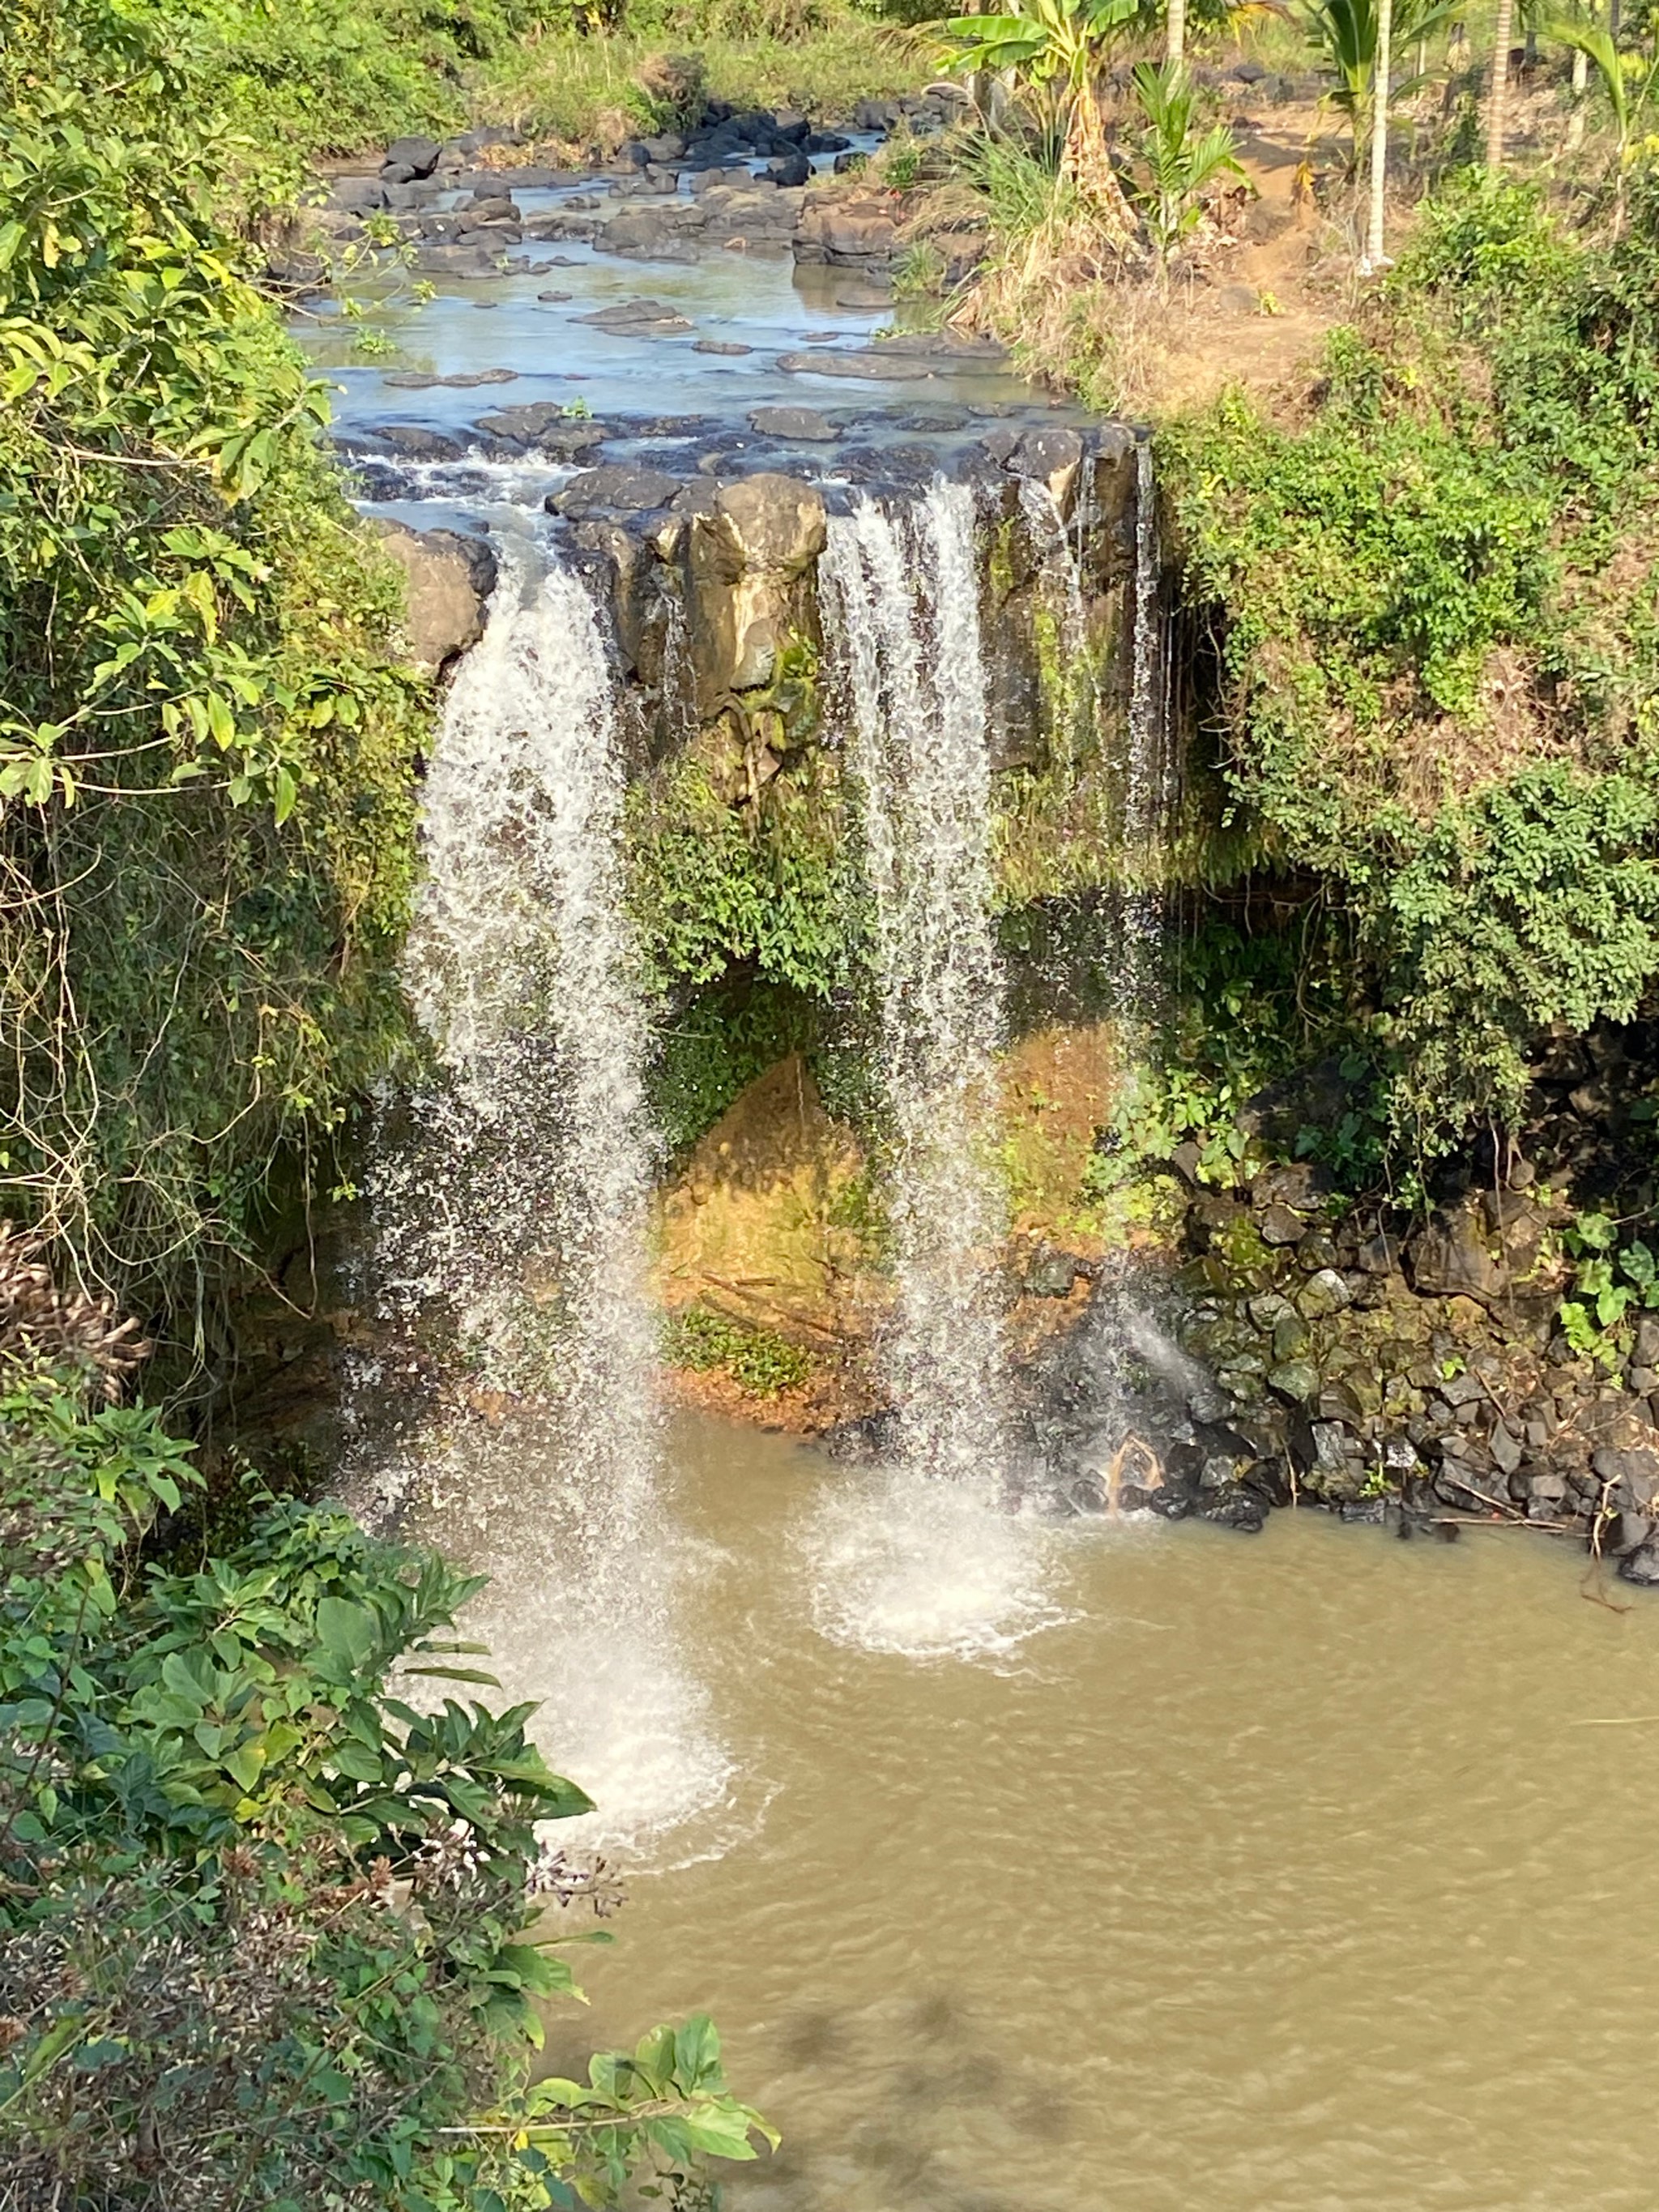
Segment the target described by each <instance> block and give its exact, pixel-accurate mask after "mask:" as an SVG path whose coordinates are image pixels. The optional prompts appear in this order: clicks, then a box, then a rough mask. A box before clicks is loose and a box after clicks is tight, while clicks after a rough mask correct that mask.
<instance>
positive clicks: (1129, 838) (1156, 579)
mask: <svg viewBox="0 0 1659 2212" xmlns="http://www.w3.org/2000/svg"><path fill="white" fill-rule="evenodd" d="M1163 563H1164V549H1163V545H1162V542H1161V540H1160V537H1159V532H1158V483H1157V480H1156V477H1155V476H1154V473H1153V467H1152V443H1151V441H1150V440H1149V439H1146V438H1143V439H1141V440H1140V441H1139V443H1138V444H1137V446H1136V447H1135V580H1134V631H1133V642H1132V646H1131V658H1130V690H1129V757H1128V763H1127V767H1128V773H1127V779H1126V785H1125V791H1124V806H1123V850H1124V860H1125V864H1126V867H1127V870H1129V871H1135V870H1139V871H1142V872H1146V871H1148V870H1150V871H1151V872H1153V873H1154V874H1155V873H1156V872H1157V871H1158V867H1159V864H1160V861H1161V859H1162V851H1163V847H1164V841H1165V838H1166V836H1167V834H1168V823H1169V815H1170V808H1171V806H1172V805H1173V803H1174V799H1175V793H1174V791H1173V789H1172V788H1171V775H1172V768H1171V761H1170V747H1169V744H1168V720H1169V711H1168V708H1169V702H1168V698H1167V696H1166V693H1167V685H1168V680H1169V679H1168V667H1167V661H1168V656H1167V655H1166V653H1165V652H1164V609H1163V594H1162V571H1163ZM1131 881H1133V876H1132V877H1131ZM1163 938H1164V896H1163V893H1162V891H1161V890H1159V889H1158V886H1157V884H1156V883H1155V882H1154V883H1151V884H1142V885H1141V886H1140V887H1139V889H1130V890H1127V892H1126V894H1125V898H1124V908H1123V958H1122V975H1123V986H1124V989H1123V996H1124V1008H1123V1011H1124V1012H1125V1014H1126V1016H1127V1018H1129V1020H1130V1021H1132V1022H1134V1023H1136V1024H1139V1025H1141V1026H1142V1027H1145V1026H1146V1024H1149V1023H1150V1022H1151V1020H1152V1016H1153V1013H1154V1012H1155V1008H1156V1000H1157V995H1158V973H1159V966H1160V954H1161V949H1162V945H1163Z"/></svg>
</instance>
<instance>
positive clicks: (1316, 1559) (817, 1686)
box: [556, 1426, 1659, 2212]
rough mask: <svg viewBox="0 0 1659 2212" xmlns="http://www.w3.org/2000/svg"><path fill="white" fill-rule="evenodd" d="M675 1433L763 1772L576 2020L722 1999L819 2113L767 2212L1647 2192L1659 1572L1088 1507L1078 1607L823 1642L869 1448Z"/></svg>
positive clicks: (1303, 2206)
mask: <svg viewBox="0 0 1659 2212" xmlns="http://www.w3.org/2000/svg"><path fill="white" fill-rule="evenodd" d="M675 1447H676V1449H675V1451H674V1454H673V1457H674V1464H675V1468H676V1473H677V1481H676V1486H675V1487H676V1500H677V1504H678V1510H679V1512H680V1514H681V1516H682V1517H683V1519H684V1523H685V1525H686V1526H687V1528H688V1529H689V1530H690V1534H691V1536H692V1539H693V1541H694V1543H695V1546H696V1552H697V1555H698V1568H697V1572H696V1583H695V1598H694V1601H693V1602H694V1604H695V1637H696V1644H695V1649H696V1652H697V1654H698V1656H699V1664H700V1666H701V1668H702V1669H703V1670H704V1671H705V1673H706V1675H707V1679H708V1682H709V1684H710V1686H711V1719H712V1721H713V1723H714V1729H715V1732H716V1733H717V1734H718V1735H719V1736H720V1740H721V1741H722V1742H723V1743H724V1745H725V1746H726V1753H727V1755H728V1757H729V1758H730V1759H731V1760H732V1765H733V1770H734V1772H735V1774H737V1775H738V1776H739V1777H740V1778H741V1779H740V1781H738V1782H736V1783H734V1784H733V1795H732V1800H731V1802H728V1803H727V1804H726V1806H725V1807H724V1808H722V1813H721V1815H720V1819H721V1821H722V1822H723V1823H725V1824H726V1826H725V1832H724V1834H723V1835H721V1836H720V1838H719V1840H718V1842H716V1840H715V1838H714V1835H713V1833H710V1834H709V1836H708V1842H707V1845H706V1846H705V1838H704V1837H703V1836H701V1835H699V1833H698V1832H697V1830H696V1826H695V1825H694V1826H693V1827H692V1828H691V1829H690V1831H689V1832H686V1833H684V1834H683V1835H682V1836H681V1837H680V1838H679V1841H678V1849H676V1850H670V1851H668V1852H667V1854H666V1857H667V1858H668V1860H670V1861H671V1862H675V1863H668V1864H665V1865H664V1866H663V1867H662V1868H661V1869H659V1871H656V1872H653V1873H649V1874H641V1875H638V1876H636V1877H635V1878H633V1879H632V1880H631V1881H630V1883H629V1888H630V1897H629V1902H628V1903H627V1905H625V1906H624V1908H623V1911H622V1913H621V1914H620V1916H619V1917H618V1918H617V1922H616V1923H615V1926H616V1929H617V1938H618V1940H617V1946H616V1948H615V1949H614V1950H612V1951H609V1952H581V1951H578V1952H574V1953H573V1954H571V1955H572V1957H573V1958H574V1959H577V1960H581V1961H582V1966H581V1969H580V1971H581V1973H582V1978H583V1979H584V1981H585V1984H586V1988H587V1990H588V1991H589V1993H590V1995H591V1996H592V2000H593V2008H592V2015H591V2016H589V2015H584V2016H583V2017H581V2018H580V2021H577V2022H576V2023H575V2024H574V2027H572V2025H571V2024H570V2023H569V2022H568V2021H565V2022H563V2023H562V2024H561V2026H560V2027H558V2028H557V2029H556V2042H557V2041H558V2040H559V2039H565V2040H568V2039H570V2038H571V2037H572V2036H573V2035H574V2036H576V2037H579V2038H580V2039H586V2041H587V2042H588V2043H589V2045H590V2046H591V2044H592V2041H593V2040H595V2039H597V2040H598V2041H599V2042H600V2043H602V2044H605V2043H610V2044H615V2043H618V2042H624V2041H627V2040H629V2039H633V2038H634V2037H635V2036H637V2035H638V2034H640V2033H642V2032H643V2031H644V2030H645V2029H646V2028H647V2027H650V2026H651V2025H652V2024H653V2021H656V2020H658V2019H659V2018H666V2017H669V2016H671V2015H680V2014H683V2013H684V2012H685V2011H687V2010H690V2009H692V2008H698V2007H706V2008H708V2010H710V2011H711V2012H712V2013H713V2014H714V2017H715V2019H716V2020H717V2021H718V2022H719V2024H720V2027H721V2029H722V2031H723V2032H724V2034H725V2037H726V2045H727V2051H728V2055H729V2057H730V2061H731V2067H732V2073H733V2075H734V2077H735V2078H736V2080H737V2081H738V2082H739V2083H740V2084H741V2085H742V2088H743V2093H744V2095H746V2096H748V2097H750V2098H751V2099H752V2100H754V2101H755V2102H756V2103H757V2105H758V2106H760V2107H761V2108H762V2109H763V2111H765V2112H766V2113H767V2114H768V2116H769V2118H771V2119H772V2120H773V2121H774V2122H775V2124H777V2125H778V2126H780V2127H781V2129H782V2130H783V2132H784V2143H783V2148H782V2149H781V2152H780V2153H779V2154H778V2155H777V2156H776V2158H775V2159H773V2160H769V2161H767V2162H766V2163H765V2164H763V2166H758V2167H757V2168H755V2169H753V2170H752V2172H748V2173H746V2174H745V2175H744V2178H743V2179H741V2180H740V2181H739V2182H738V2184H737V2185H734V2187H733V2188H732V2199H733V2203H735V2204H737V2205H741V2206H742V2207H744V2212H1095V2208H1100V2212H1107V2208H1109V2212H1408V2208H1409V2212H1431V2208H1432V2212H1638V2208H1640V2212H1646V2208H1648V2207H1649V2206H1650V2205H1651V2203H1652V2202H1653V2197H1654V2185H1653V2172H1654V2158H1655V2130H1654V2125H1653V2122H1652V2119H1651V2116H1650V2112H1649V2109H1648V2106H1647V2100H1646V2093H1645V2089H1644V2077H1645V2071H1646V2065H1647V2058H1648V2054H1649V2053H1650V2051H1652V2049H1653V2048H1654V2047H1655V2042H1656V2037H1659V1989H1656V1985H1655V1981H1654V1977H1653V1976H1652V1974H1651V1973H1650V1971H1649V1965H1648V1955H1647V1946H1646V1936H1647V1933H1648V1928H1647V1917H1646V1911H1645V1908H1644V1906H1643V1905H1641V1904H1640V1902H1639V1899H1640V1897H1641V1896H1642V1894H1643V1893H1644V1890H1645V1881H1646V1875H1645V1869H1646V1861H1647V1854H1648V1851H1649V1850H1650V1846H1651V1837H1652V1833H1653V1826H1654V1820H1655V1816H1656V1812H1659V1779H1656V1770H1655V1765H1654V1757H1653V1746H1654V1743H1655V1741H1656V1732H1659V1614H1656V1613H1655V1612H1654V1611H1653V1609H1652V1608H1651V1607H1649V1606H1647V1605H1646V1604H1645V1603H1644V1602H1643V1601H1642V1600H1641V1599H1640V1598H1639V1597H1636V1598H1634V1599H1632V1597H1631V1596H1630V1595H1626V1594H1625V1593H1623V1592H1621V1591H1620V1590H1619V1586H1618V1585H1617V1584H1613V1585H1612V1588H1613V1590H1614V1591H1615V1592H1617V1593H1618V1595H1616V1596H1615V1597H1614V1599H1613V1602H1612V1604H1611V1605H1609V1604H1606V1603H1599V1602H1589V1601H1587V1593H1586V1589H1585V1587H1584V1584H1583V1559H1582V1557H1581V1555H1580V1554H1579V1553H1577V1552H1576V1551H1571V1550H1567V1549H1565V1548H1554V1547H1550V1546H1549V1545H1548V1544H1547V1543H1546V1542H1541V1541H1539V1540H1537V1539H1535V1538H1534V1537H1531V1536H1529V1535H1528V1534H1525V1533H1523V1532H1517V1533H1515V1534H1509V1533H1501V1534H1488V1533H1486V1532H1485V1531H1481V1532H1472V1533H1471V1534H1468V1535H1466V1537H1465V1540H1464V1541H1462V1542H1461V1543H1458V1544H1455V1545H1442V1544H1438V1543H1433V1544H1431V1543H1428V1542H1424V1541H1417V1542H1414V1543H1409V1544H1403V1543H1400V1542H1396V1541H1392V1540H1390V1539H1388V1538H1386V1537H1384V1536H1383V1534H1380V1533H1379V1532H1378V1531H1377V1530H1376V1529H1375V1528H1345V1527H1343V1526H1340V1525H1339V1524H1338V1523H1336V1522H1334V1521H1332V1520H1331V1519H1330V1517H1329V1516H1326V1515H1323V1514H1318V1513H1300V1514H1293V1513H1281V1514H1276V1515H1274V1516H1273V1518H1272V1520H1271V1522H1269V1524H1268V1527H1267V1530H1266V1531H1265V1533H1264V1534H1262V1535H1261V1536H1259V1537H1256V1538H1248V1539H1247V1538H1243V1537H1238V1536H1236V1535H1233V1534H1231V1533H1229V1532H1225V1531H1221V1530H1216V1529H1212V1528H1202V1527H1199V1526H1196V1525H1194V1524H1182V1525H1180V1526H1177V1527H1175V1528H1167V1527H1164V1526H1162V1525H1155V1526H1122V1527H1119V1528H1102V1527H1101V1526H1099V1525H1098V1524H1095V1523H1080V1522H1072V1523H1068V1524H1066V1526H1065V1528H1063V1529H1061V1530H1059V1531H1055V1530H1054V1529H1052V1528H1050V1529H1048V1530H1042V1529H1037V1528H1028V1529H1027V1530H1026V1531H1025V1534H1026V1537H1027V1540H1028V1541H1029V1544H1030V1549H1031V1553H1032V1567H1033V1571H1034V1574H1035V1575H1036V1577H1038V1578H1039V1579H1040V1580H1041V1582H1042V1586H1043V1589H1044V1590H1045V1592H1046V1595H1047V1596H1048V1600H1049V1601H1050V1603H1051V1605H1052V1606H1053V1607H1054V1608H1055V1610H1056V1611H1057V1612H1058V1613H1061V1614H1063V1615H1064V1616H1065V1617H1064V1618H1063V1619H1061V1620H1058V1621H1057V1622H1056V1623H1055V1625H1054V1626H1050V1627H1048V1628H1047V1629H1045V1630H1043V1631H1042V1632H1038V1633H1036V1634H1034V1635H1032V1636H1031V1637H1030V1638H1029V1639H1028V1640H1027V1641H1025V1642H1024V1643H1023V1644H1020V1645H1019V1647H1018V1650H1016V1651H1013V1652H1006V1651H1005V1652H1002V1653H1001V1654H1000V1655H997V1656H989V1657H987V1658H981V1660H979V1661H977V1662H975V1661H974V1660H972V1659H963V1658H959V1657H958V1658H952V1659H949V1660H934V1661H932V1662H918V1661H916V1660H914V1659H911V1658H908V1657H906V1656H902V1655H901V1654H896V1653H893V1652H890V1651H880V1652H871V1651H867V1650H862V1649H860V1648H858V1647H857V1646H856V1645H855V1644H851V1645H849V1644H848V1643H846V1642H842V1641H831V1640H829V1639H828V1638H825V1637H823V1636H822V1635H820V1634H818V1633H817V1632H815V1630H814V1626H813V1614H814V1607H813V1596H814V1590H813V1583H814V1580H815V1577H817V1576H818V1575H819V1574H821V1573H822V1572H823V1569H824V1564H825V1563H824V1559H823V1554H822V1552H821V1551H820V1550H819V1549H818V1548H817V1546H816V1543H815V1537H814V1531H815V1528H816V1527H817V1516H816V1513H815V1508H816V1506H817V1503H818V1501H819V1499H820V1498H821V1495H822V1493H823V1492H824V1491H825V1490H826V1489H829V1490H839V1489H841V1488H842V1487H843V1486H845V1484H846V1483H847V1480H848V1476H847V1474H846V1471H845V1470H844V1469H842V1468H832V1467H831V1466H830V1465H829V1463H828V1462H825V1461H824V1460H823V1458H822V1457H821V1456H820V1455H817V1454H815V1453H813V1452H811V1451H808V1450H803V1449H799V1448H798V1447H795V1446H793V1445H791V1444H789V1443H786V1442H784V1441H782V1440H781V1439H777V1438H769V1437H763V1436H758V1435H750V1434H744V1433H738V1432H733V1431H730V1430H727V1429H725V1428H715V1427H713V1426H708V1427H702V1426H698V1427H683V1428H681V1429H680V1430H679V1431H678V1432H677V1434H676V1437H675ZM936 1595H937V1601H938V1603H939V1606H940V1607H941V1608H948V1607H950V1606H951V1603H952V1602H953V1600H954V1598H955V1596H956V1595H957V1594H956V1593H954V1592H953V1591H952V1590H951V1589H950V1588H949V1587H940V1588H939V1589H938V1590H937V1592H936ZM560 2057H561V2063H562V2062H563V2059H564V2058H565V2057H574V2045H572V2046H571V2049H570V2050H569V2051H561V2052H560Z"/></svg>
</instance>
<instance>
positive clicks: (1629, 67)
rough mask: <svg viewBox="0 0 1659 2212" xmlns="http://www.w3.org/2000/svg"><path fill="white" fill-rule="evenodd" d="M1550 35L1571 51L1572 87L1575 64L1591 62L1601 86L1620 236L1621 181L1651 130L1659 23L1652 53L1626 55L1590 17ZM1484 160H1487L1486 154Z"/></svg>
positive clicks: (1568, 20)
mask: <svg viewBox="0 0 1659 2212" xmlns="http://www.w3.org/2000/svg"><path fill="white" fill-rule="evenodd" d="M1549 35H1550V36H1551V37H1552V38H1553V39H1559V40H1560V41H1561V43H1562V45H1563V46H1571V49H1572V58H1573V83H1574V85H1575V87H1577V85H1578V83H1579V82H1581V79H1580V76H1579V70H1578V64H1580V63H1581V62H1582V63H1583V64H1585V70H1586V73H1587V72H1588V68H1589V64H1590V63H1592V62H1593V63H1594V64H1595V73H1596V75H1597V76H1598V77H1600V79H1601V89H1602V90H1603V92H1605V93H1606V94H1607V106H1608V108H1609V110H1610V111H1611V113H1612V116H1613V140H1614V148H1615V159H1614V171H1613V210H1614V214H1613V227H1614V228H1615V230H1620V231H1622V229H1623V228H1624V224H1625V187H1626V179H1627V177H1628V174H1629V171H1630V167H1631V163H1632V161H1633V160H1634V159H1635V156H1636V153H1637V149H1638V146H1639V145H1640V144H1641V143H1642V142H1643V141H1644V139H1645V137H1646V136H1647V133H1648V131H1649V130H1650V110H1651V108H1652V106H1653V105H1654V103H1655V100H1656V97H1659V22H1656V24H1655V35H1654V40H1653V46H1652V48H1651V51H1650V52H1648V53H1646V54H1632V53H1627V52H1625V50H1624V49H1623V48H1621V47H1620V46H1619V45H1618V43H1617V41H1616V40H1615V39H1614V37H1613V33H1612V32H1611V31H1608V30H1607V29H1605V28H1604V27H1602V26H1601V24H1600V23H1598V22H1596V21H1595V20H1594V19H1593V18H1589V19H1587V18H1585V17H1583V16H1571V15H1568V16H1563V17H1562V18H1561V19H1560V20H1559V21H1556V22H1553V23H1552V24H1551V25H1550V26H1549ZM1487 158H1488V160H1489V161H1490V159H1491V156H1490V154H1489V155H1488V156H1487Z"/></svg>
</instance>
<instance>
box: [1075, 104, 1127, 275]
mask: <svg viewBox="0 0 1659 2212" xmlns="http://www.w3.org/2000/svg"><path fill="white" fill-rule="evenodd" d="M1060 174H1061V175H1062V176H1063V177H1066V178H1069V179H1070V180H1071V182H1072V183H1073V184H1074V185H1076V186H1077V189H1078V191H1079V192H1080V193H1081V194H1082V196H1083V197H1084V198H1085V200H1087V201H1089V203H1090V204H1091V206H1093V208H1094V209H1095V210H1096V211H1097V214H1098V215H1099V216H1100V218H1101V222H1102V225H1103V228H1104V229H1105V231H1106V232H1107V234H1108V235H1109V237H1110V239H1111V240H1112V243H1113V244H1114V245H1115V246H1127V244H1128V243H1129V241H1130V240H1131V239H1132V238H1133V236H1134V231H1135V220H1134V217H1133V215H1131V214H1130V212H1129V203H1128V202H1127V200H1126V199H1125V198H1124V197H1123V187H1122V185H1121V184H1119V182H1118V180H1117V171H1116V170H1115V168H1114V167H1112V157H1111V155H1110V154H1109V152H1108V150H1107V146H1106V125H1105V124H1104V122H1103V120H1102V118H1101V112H1100V102H1099V100H1097V98H1096V97H1095V88H1094V86H1093V84H1092V82H1085V83H1083V84H1082V85H1081V86H1079V89H1078V92H1077V94H1076V96H1075V97H1074V98H1073V101H1072V116H1071V121H1070V122H1069V123H1068V125H1066V148H1065V151H1064V152H1063V153H1062V155H1060Z"/></svg>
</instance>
